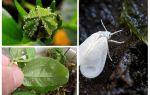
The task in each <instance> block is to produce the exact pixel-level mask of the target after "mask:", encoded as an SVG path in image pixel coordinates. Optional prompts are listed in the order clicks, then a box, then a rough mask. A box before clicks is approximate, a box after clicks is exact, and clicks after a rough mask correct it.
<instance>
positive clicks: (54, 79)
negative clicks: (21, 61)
mask: <svg viewBox="0 0 150 95" xmlns="http://www.w3.org/2000/svg"><path fill="white" fill-rule="evenodd" d="M23 73H24V82H23V85H24V86H26V87H28V88H31V89H34V90H36V91H38V92H47V91H52V90H55V89H56V88H57V87H59V86H61V85H63V84H65V83H67V81H68V77H69V72H68V69H67V68H66V67H65V66H64V65H62V64H61V63H59V62H58V61H56V60H54V59H51V58H48V57H38V58H36V59H33V60H32V61H30V62H28V63H27V64H26V66H25V67H24V68H23Z"/></svg>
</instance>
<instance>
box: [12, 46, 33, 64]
mask: <svg viewBox="0 0 150 95" xmlns="http://www.w3.org/2000/svg"><path fill="white" fill-rule="evenodd" d="M9 55H10V58H11V60H13V61H15V62H18V63H22V62H29V61H31V60H32V59H34V58H35V55H36V51H35V49H34V48H10V49H9ZM23 56H24V57H25V58H23Z"/></svg>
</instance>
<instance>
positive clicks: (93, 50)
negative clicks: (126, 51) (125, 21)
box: [79, 20, 124, 78]
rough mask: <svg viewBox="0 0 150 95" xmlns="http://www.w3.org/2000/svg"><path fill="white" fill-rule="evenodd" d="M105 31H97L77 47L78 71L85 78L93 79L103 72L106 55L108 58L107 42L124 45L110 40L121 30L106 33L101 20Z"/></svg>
mask: <svg viewBox="0 0 150 95" xmlns="http://www.w3.org/2000/svg"><path fill="white" fill-rule="evenodd" d="M101 23H102V26H103V27H104V29H105V31H98V32H96V33H94V34H92V35H91V36H90V37H88V38H87V39H86V40H85V41H84V42H83V43H82V44H81V45H80V47H79V51H80V54H79V62H80V71H81V73H82V74H83V75H84V76H85V77H87V78H95V77H97V76H98V75H100V73H101V72H102V71H103V69H104V66H105V61H106V57H107V54H108V56H109V58H110V60H111V61H112V58H111V57H110V53H109V48H108V41H109V42H114V43H117V44H121V43H124V42H123V41H122V42H118V41H115V40H110V38H111V36H112V35H114V34H116V33H119V32H121V31H122V30H119V31H115V32H113V33H111V32H109V31H107V29H106V27H105V25H104V24H103V22H102V20H101Z"/></svg>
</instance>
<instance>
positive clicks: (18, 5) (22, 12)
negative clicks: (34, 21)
mask: <svg viewBox="0 0 150 95" xmlns="http://www.w3.org/2000/svg"><path fill="white" fill-rule="evenodd" d="M15 6H16V8H17V10H18V12H19V14H20V16H21V17H22V18H23V17H24V16H26V15H27V12H26V11H25V10H24V9H23V7H22V6H21V5H20V4H19V3H18V1H17V0H15Z"/></svg>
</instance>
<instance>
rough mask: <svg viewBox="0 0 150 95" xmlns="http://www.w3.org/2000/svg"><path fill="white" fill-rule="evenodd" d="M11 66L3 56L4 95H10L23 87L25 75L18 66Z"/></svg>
mask: <svg viewBox="0 0 150 95" xmlns="http://www.w3.org/2000/svg"><path fill="white" fill-rule="evenodd" d="M9 64H10V60H9V58H8V57H7V56H5V55H3V56H2V93H3V94H2V95H9V94H10V93H11V92H13V91H14V90H15V89H16V88H18V87H19V86H21V84H22V82H23V78H24V75H23V73H22V71H21V70H20V68H19V67H18V66H17V65H16V64H12V65H9Z"/></svg>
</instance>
